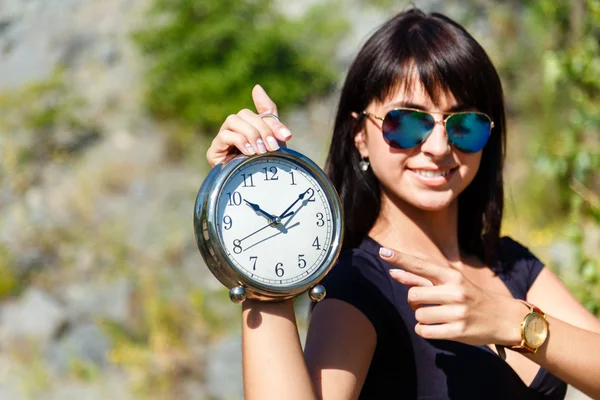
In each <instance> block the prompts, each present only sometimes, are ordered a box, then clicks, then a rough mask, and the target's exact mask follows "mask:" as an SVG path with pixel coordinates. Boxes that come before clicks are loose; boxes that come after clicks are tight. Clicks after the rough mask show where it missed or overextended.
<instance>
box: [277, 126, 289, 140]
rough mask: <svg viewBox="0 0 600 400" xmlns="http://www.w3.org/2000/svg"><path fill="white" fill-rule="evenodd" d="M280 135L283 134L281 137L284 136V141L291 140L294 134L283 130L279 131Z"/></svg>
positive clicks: (286, 129) (285, 129)
mask: <svg viewBox="0 0 600 400" xmlns="http://www.w3.org/2000/svg"><path fill="white" fill-rule="evenodd" d="M279 133H280V134H281V136H283V138H284V139H286V140H287V139H289V138H290V137H291V136H292V132H290V130H289V129H288V128H281V129H280V130H279Z"/></svg>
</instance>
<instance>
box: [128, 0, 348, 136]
mask: <svg viewBox="0 0 600 400" xmlns="http://www.w3.org/2000/svg"><path fill="white" fill-rule="evenodd" d="M333 7H334V5H332V4H326V3H320V4H319V5H317V6H315V7H313V8H312V9H311V10H309V11H308V13H307V14H306V15H304V16H303V17H302V18H300V19H290V18H286V17H285V16H284V15H282V14H281V13H279V12H278V11H277V10H276V8H275V7H274V4H273V1H271V0H154V1H153V7H152V8H151V10H150V12H149V16H148V17H149V24H148V28H146V29H143V30H141V31H138V32H136V33H135V34H134V39H135V42H136V43H137V44H138V45H139V47H140V49H141V51H142V53H143V54H144V55H145V56H146V60H147V62H148V65H149V67H148V70H147V95H146V101H147V104H148V106H149V108H150V110H151V111H152V112H153V113H154V114H155V116H158V117H161V118H166V119H175V120H177V121H178V122H183V123H187V124H190V125H192V126H194V127H199V128H202V129H205V130H209V131H210V132H211V133H210V135H211V136H212V135H213V134H214V132H215V130H216V129H218V127H219V126H220V125H221V124H222V122H223V120H224V119H225V118H226V116H227V115H228V114H231V113H233V112H236V111H237V110H240V109H242V108H251V107H252V102H251V97H250V93H251V90H252V87H253V86H254V85H255V84H261V85H262V86H263V87H264V88H265V89H266V90H267V92H268V93H269V94H270V95H271V97H272V98H273V99H274V100H275V101H276V103H277V104H278V106H279V109H280V111H281V110H282V109H285V108H287V107H289V106H292V105H297V104H302V103H304V102H306V101H308V100H309V99H310V98H315V97H318V96H320V95H322V94H324V93H326V92H327V91H329V90H330V89H331V88H332V87H333V86H334V85H335V84H336V82H337V79H338V71H337V70H336V67H335V65H334V64H333V62H332V56H331V55H332V54H333V53H334V51H335V45H336V44H337V42H338V41H339V39H341V37H342V35H343V34H344V32H345V31H346V28H347V25H346V22H345V21H344V20H343V19H341V18H338V17H336V15H339V14H336V13H335V10H334V8H333Z"/></svg>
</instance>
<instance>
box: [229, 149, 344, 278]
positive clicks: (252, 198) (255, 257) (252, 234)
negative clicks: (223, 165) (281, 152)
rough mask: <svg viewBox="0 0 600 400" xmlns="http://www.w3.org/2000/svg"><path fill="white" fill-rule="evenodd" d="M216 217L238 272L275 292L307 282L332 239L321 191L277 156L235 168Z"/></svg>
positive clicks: (330, 221) (304, 173)
mask: <svg viewBox="0 0 600 400" xmlns="http://www.w3.org/2000/svg"><path fill="white" fill-rule="evenodd" d="M217 218H218V221H217V231H218V232H219V235H220V239H221V242H222V245H223V248H224V250H225V253H226V254H227V256H228V257H229V259H230V260H231V261H232V262H233V264H234V265H235V266H236V267H237V269H238V270H239V271H240V272H241V273H242V274H244V275H246V276H247V277H248V278H250V279H252V280H254V281H257V282H260V283H262V284H264V285H269V286H273V287H280V288H283V287H286V286H293V285H295V284H297V283H299V282H301V281H303V280H305V279H306V278H308V277H310V275H312V274H313V273H315V272H316V271H317V270H318V269H319V267H320V266H321V265H322V263H323V262H324V260H325V259H326V258H327V255H328V254H329V252H330V250H331V245H332V241H333V239H334V232H333V231H334V221H333V218H332V211H331V206H330V203H329V201H328V199H327V197H326V194H325V192H324V190H323V189H322V187H321V186H320V185H319V183H318V181H317V180H316V179H315V178H314V177H313V176H312V175H311V174H310V173H309V172H308V171H307V170H306V169H304V168H303V167H302V166H299V165H298V164H296V163H294V162H291V161H289V160H287V159H284V158H280V157H260V158H257V159H256V160H254V161H250V162H248V163H245V164H243V165H242V166H241V167H240V168H238V169H237V170H236V171H235V172H234V173H233V174H232V176H231V177H230V178H229V180H228V181H227V182H226V183H225V184H224V186H223V189H222V191H221V194H220V197H219V199H218V205H217Z"/></svg>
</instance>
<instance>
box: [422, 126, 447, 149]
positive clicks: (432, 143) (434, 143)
mask: <svg viewBox="0 0 600 400" xmlns="http://www.w3.org/2000/svg"><path fill="white" fill-rule="evenodd" d="M451 150H452V148H451V146H450V142H449V141H448V135H447V134H446V129H445V128H444V121H435V125H434V127H433V131H432V132H431V134H429V136H428V137H427V139H425V141H424V142H423V143H422V144H421V151H422V152H423V153H425V154H427V155H429V156H430V157H432V158H441V157H444V156H446V155H448V153H450V152H451Z"/></svg>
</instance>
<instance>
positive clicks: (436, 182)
mask: <svg viewBox="0 0 600 400" xmlns="http://www.w3.org/2000/svg"><path fill="white" fill-rule="evenodd" d="M408 170H409V171H410V172H411V173H412V174H413V176H414V177H415V178H416V179H418V180H419V181H420V182H421V183H422V184H424V185H426V186H431V187H438V186H443V185H445V184H446V183H448V182H449V181H450V180H451V179H452V177H453V176H454V174H455V172H456V171H457V170H458V167H454V168H435V169H432V168H408Z"/></svg>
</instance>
